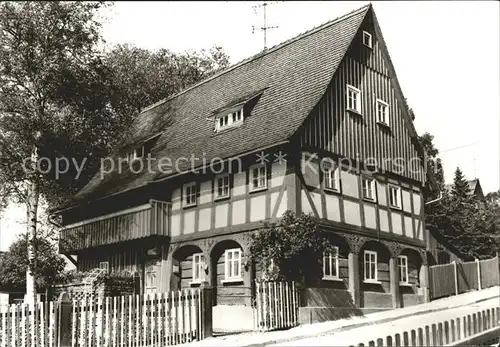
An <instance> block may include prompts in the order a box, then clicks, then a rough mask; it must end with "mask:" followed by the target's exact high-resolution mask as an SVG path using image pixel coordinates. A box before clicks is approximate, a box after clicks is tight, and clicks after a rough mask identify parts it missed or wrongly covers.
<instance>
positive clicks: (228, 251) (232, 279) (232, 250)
mask: <svg viewBox="0 0 500 347" xmlns="http://www.w3.org/2000/svg"><path fill="white" fill-rule="evenodd" d="M242 253H243V252H242V250H241V248H229V249H226V250H225V251H224V279H223V280H222V283H231V282H241V281H243V275H242V270H243V269H242V267H243V266H242ZM228 254H232V256H231V261H229V260H228V259H229V257H228ZM235 254H238V258H237V260H235V258H234V255H235ZM235 262H237V264H238V267H237V268H238V275H237V276H235V275H234V274H232V273H231V276H228V274H229V273H230V269H233V264H234V263H235ZM231 271H232V270H231Z"/></svg>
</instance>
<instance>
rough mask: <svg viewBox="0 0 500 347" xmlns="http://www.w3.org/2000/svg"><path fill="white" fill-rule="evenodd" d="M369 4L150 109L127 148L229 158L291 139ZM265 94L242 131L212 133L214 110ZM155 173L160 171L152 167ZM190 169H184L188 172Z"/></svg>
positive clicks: (141, 180)
mask: <svg viewBox="0 0 500 347" xmlns="http://www.w3.org/2000/svg"><path fill="white" fill-rule="evenodd" d="M370 8H371V5H368V6H364V7H362V8H360V9H358V10H355V11H353V12H351V13H349V14H347V15H344V16H343V17H340V18H337V19H335V20H332V21H330V22H328V23H325V24H323V25H321V26H319V27H317V28H315V29H312V30H310V31H308V32H306V33H303V34H301V35H299V36H298V37H296V38H293V39H290V40H288V41H286V42H284V43H282V44H280V45H277V46H275V47H273V48H270V49H268V50H266V51H265V52H261V53H259V54H257V55H255V56H253V57H251V58H249V59H247V60H244V61H242V62H240V63H238V64H236V65H234V66H233V67H230V68H229V69H227V70H225V71H223V72H221V73H219V74H217V75H215V76H213V77H211V78H208V79H206V80H204V81H202V82H200V83H198V84H196V85H194V86H192V87H190V88H188V89H186V90H184V91H182V92H180V93H178V94H177V95H174V96H172V97H171V98H168V99H167V100H163V101H160V102H159V103H157V104H155V105H152V106H150V107H148V108H147V109H145V110H144V111H143V112H141V114H140V115H139V116H138V118H137V120H136V121H135V124H134V125H133V127H132V130H131V134H132V135H131V136H130V139H129V143H137V142H139V141H141V140H143V139H145V138H147V137H150V136H151V135H153V134H155V133H158V132H162V135H161V136H160V138H159V139H158V141H157V143H156V145H155V147H154V148H153V150H152V153H151V155H152V157H156V158H159V157H162V156H166V157H169V158H170V159H171V160H172V161H174V160H175V159H176V158H179V157H187V158H189V157H190V156H191V155H192V154H194V155H195V156H196V157H198V158H206V159H207V160H210V159H211V158H216V157H218V158H228V157H231V156H234V155H238V154H241V153H244V152H247V151H250V150H254V149H259V148H264V147H266V146H270V145H273V144H276V143H279V142H281V141H285V140H287V139H288V138H289V137H290V136H291V135H293V134H294V132H296V130H297V129H298V128H299V127H300V125H301V124H302V123H303V121H304V120H305V118H306V117H307V116H308V115H309V113H310V111H311V110H312V109H313V107H314V106H315V105H316V104H317V102H318V101H319V99H320V98H321V96H322V95H323V93H324V92H325V90H326V89H327V86H328V84H329V82H330V81H331V79H332V78H333V75H334V73H335V71H336V69H337V67H338V66H339V64H340V62H341V60H342V58H343V57H344V55H345V53H346V51H347V49H348V47H349V45H350V43H351V41H352V40H353V38H354V36H355V35H356V33H357V31H358V29H359V26H360V25H361V23H362V21H363V19H364V18H365V15H366V13H367V12H368V10H369V9H370ZM261 91H262V94H261V96H260V98H259V100H258V102H257V104H256V105H255V107H254V108H253V110H252V113H251V116H250V117H248V118H246V119H245V121H244V123H243V125H242V126H241V127H238V128H235V129H233V130H230V131H225V132H223V133H220V134H214V131H213V128H214V123H213V120H207V117H210V116H211V115H212V114H213V112H214V111H215V110H218V109H221V108H224V107H226V106H228V105H230V104H231V103H232V102H235V100H239V99H241V98H242V97H244V96H249V95H252V94H255V93H258V92H261ZM153 167H155V165H153ZM187 168H188V167H182V166H181V167H180V170H181V171H182V170H185V169H187ZM152 171H154V172H156V173H148V172H144V173H142V174H132V173H127V172H124V173H122V174H119V175H118V174H110V175H107V176H105V177H104V179H101V178H100V176H99V175H96V176H95V177H94V178H93V179H92V180H91V181H90V182H89V183H88V184H87V186H85V187H84V188H83V189H82V190H81V191H80V192H79V193H78V194H77V196H76V197H75V199H76V200H89V199H95V198H99V197H103V196H107V195H111V194H116V193H118V192H121V191H124V190H130V189H133V188H136V187H139V186H142V185H145V184H147V183H148V182H151V181H153V180H155V179H158V178H161V176H162V174H161V173H160V172H158V170H152Z"/></svg>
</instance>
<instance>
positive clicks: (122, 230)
mask: <svg viewBox="0 0 500 347" xmlns="http://www.w3.org/2000/svg"><path fill="white" fill-rule="evenodd" d="M169 205H170V203H168V202H164V201H158V200H150V201H149V203H148V204H144V205H140V206H136V207H133V208H129V209H126V210H123V211H119V212H116V213H111V214H107V215H104V216H100V217H96V218H92V219H87V220H84V221H82V222H78V223H74V224H70V225H67V226H65V227H64V229H63V230H61V232H60V235H59V236H60V237H59V247H60V249H61V251H63V252H65V253H69V252H74V251H77V250H81V249H85V248H90V247H97V246H102V245H109V244H113V243H118V242H123V241H130V240H135V239H140V238H145V237H149V236H155V235H156V236H169V235H170V230H169V221H168V208H169Z"/></svg>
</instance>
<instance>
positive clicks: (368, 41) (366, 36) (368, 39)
mask: <svg viewBox="0 0 500 347" xmlns="http://www.w3.org/2000/svg"><path fill="white" fill-rule="evenodd" d="M363 44H364V45H365V46H366V47H369V48H372V34H370V33H369V32H367V31H363Z"/></svg>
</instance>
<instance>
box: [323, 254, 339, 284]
mask: <svg viewBox="0 0 500 347" xmlns="http://www.w3.org/2000/svg"><path fill="white" fill-rule="evenodd" d="M323 278H324V279H332V278H333V279H338V278H339V248H338V247H334V249H333V251H332V252H324V253H323Z"/></svg>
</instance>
